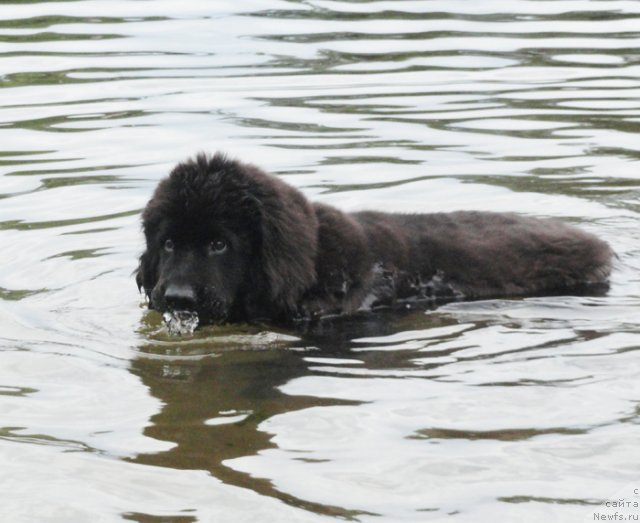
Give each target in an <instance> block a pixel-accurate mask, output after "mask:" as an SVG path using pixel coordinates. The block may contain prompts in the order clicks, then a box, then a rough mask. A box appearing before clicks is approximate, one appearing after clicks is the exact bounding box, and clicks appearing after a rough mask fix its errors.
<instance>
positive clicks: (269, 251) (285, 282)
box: [257, 177, 318, 310]
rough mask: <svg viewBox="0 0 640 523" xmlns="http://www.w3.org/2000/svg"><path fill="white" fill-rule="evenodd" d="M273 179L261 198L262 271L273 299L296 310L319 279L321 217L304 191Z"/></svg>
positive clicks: (259, 211) (270, 296)
mask: <svg viewBox="0 0 640 523" xmlns="http://www.w3.org/2000/svg"><path fill="white" fill-rule="evenodd" d="M269 178H270V180H269V182H270V183H269V184H268V192H266V194H262V195H261V196H260V197H259V198H257V200H258V214H259V222H260V237H261V238H260V256H261V263H262V270H263V273H264V276H265V278H266V284H267V285H266V286H267V289H268V292H269V298H270V300H272V301H274V302H275V303H277V304H278V305H279V306H281V307H283V308H285V309H288V310H292V309H294V308H295V305H296V303H297V302H298V300H299V298H300V297H301V296H302V294H303V293H304V292H305V291H306V290H307V289H309V288H310V287H311V286H312V285H313V284H314V283H315V281H316V266H315V264H316V254H317V248H318V220H317V218H316V214H315V211H314V209H313V206H312V205H311V204H310V203H309V201H308V200H307V199H306V198H305V197H304V196H303V195H302V193H300V192H299V191H298V190H297V189H294V188H293V187H291V186H289V185H287V184H285V183H284V182H282V181H280V180H278V179H277V178H275V177H269Z"/></svg>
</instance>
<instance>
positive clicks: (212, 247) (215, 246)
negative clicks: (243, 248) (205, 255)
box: [209, 240, 227, 254]
mask: <svg viewBox="0 0 640 523" xmlns="http://www.w3.org/2000/svg"><path fill="white" fill-rule="evenodd" d="M226 250H227V244H226V243H225V242H224V241H223V240H213V241H211V242H209V252H210V253H211V254H222V253H223V252H224V251H226Z"/></svg>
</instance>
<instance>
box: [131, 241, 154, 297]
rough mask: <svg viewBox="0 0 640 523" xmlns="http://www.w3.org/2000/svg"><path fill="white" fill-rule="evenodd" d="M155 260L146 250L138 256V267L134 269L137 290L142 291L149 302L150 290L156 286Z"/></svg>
mask: <svg viewBox="0 0 640 523" xmlns="http://www.w3.org/2000/svg"><path fill="white" fill-rule="evenodd" d="M157 265H158V264H157V260H156V259H155V257H154V256H153V255H152V254H151V253H150V252H149V250H146V251H145V252H144V253H142V256H140V263H139V264H138V268H137V269H136V271H135V275H136V283H137V284H138V290H139V291H144V293H145V295H146V296H147V299H149V303H150V304H151V291H153V288H154V287H155V286H156V283H157V282H158V277H157V273H158V271H157Z"/></svg>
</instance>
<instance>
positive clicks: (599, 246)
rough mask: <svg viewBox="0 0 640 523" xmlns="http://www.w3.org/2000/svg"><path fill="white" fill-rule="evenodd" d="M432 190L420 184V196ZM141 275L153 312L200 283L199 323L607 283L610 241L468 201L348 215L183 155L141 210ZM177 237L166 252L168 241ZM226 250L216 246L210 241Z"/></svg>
mask: <svg viewBox="0 0 640 523" xmlns="http://www.w3.org/2000/svg"><path fill="white" fill-rule="evenodd" d="M427 198H428V195H425V200H426V199H427ZM142 221H143V228H144V233H145V237H146V244H147V245H146V250H145V252H144V253H143V254H142V256H141V258H140V265H139V267H138V271H137V275H136V279H137V282H138V286H139V287H140V288H141V289H144V292H145V293H146V295H147V297H148V298H149V306H150V307H151V308H153V309H156V310H159V311H165V310H167V309H170V308H172V307H171V304H167V303H166V301H165V291H166V289H167V286H168V285H179V286H181V287H182V288H188V289H192V290H193V293H194V295H195V297H196V299H195V301H194V304H193V306H192V307H189V308H190V309H195V311H196V312H197V313H198V315H199V316H200V321H201V323H207V322H214V323H219V322H224V321H252V320H260V319H267V320H276V321H277V320H280V321H282V320H290V319H295V318H311V317H314V316H319V315H327V314H345V313H351V312H354V311H356V310H358V309H361V308H366V309H368V308H372V307H376V306H393V305H394V304H398V303H404V302H405V301H406V300H439V299H443V300H447V299H478V298H490V297H500V296H505V297H506V296H525V295H526V296H530V295H548V294H562V293H566V294H572V293H583V292H585V291H590V290H593V291H594V292H600V291H602V290H606V288H607V279H608V276H609V272H610V269H611V258H612V252H611V249H610V248H609V246H608V245H607V244H606V243H605V242H603V241H601V240H599V239H598V238H596V237H595V236H593V235H591V234H588V233H586V232H584V231H582V230H580V229H577V228H575V227H571V226H568V225H565V224H563V223H561V222H559V221H556V220H538V219H533V218H526V217H521V216H517V215H515V214H502V213H488V212H474V211H460V212H452V213H436V214H387V213H380V212H359V213H353V214H347V213H344V212H342V211H339V210H337V209H335V208H333V207H330V206H328V205H325V204H321V203H311V202H309V201H308V200H307V199H306V198H305V197H304V196H303V195H302V193H300V192H299V191H298V190H297V189H295V188H293V187H291V186H289V185H287V184H286V183H284V182H283V181H282V180H280V179H278V178H277V177H274V176H270V175H268V174H266V173H264V172H263V171H261V170H260V169H258V168H257V167H254V166H252V165H248V164H244V163H240V162H237V161H233V160H229V159H227V158H226V157H225V156H224V155H220V154H217V155H215V156H213V157H208V156H205V155H199V156H198V157H197V158H195V160H189V161H187V162H184V163H181V164H179V165H178V166H177V167H175V168H174V169H173V171H172V172H171V174H170V175H169V177H168V178H166V179H164V180H162V181H161V182H160V184H159V185H158V187H157V189H156V191H155V193H154V195H153V197H152V198H151V200H150V201H149V203H148V204H147V206H146V208H145V210H144V212H143V215H142ZM167 239H170V240H172V242H173V248H172V249H171V252H167V249H165V248H164V247H163V246H164V245H165V242H166V240H167ZM216 240H223V241H224V242H226V244H227V246H228V247H227V249H226V250H225V251H224V252H222V253H217V252H212V251H211V249H210V248H209V247H208V246H209V245H211V242H212V241H216Z"/></svg>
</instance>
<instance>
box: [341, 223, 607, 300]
mask: <svg viewBox="0 0 640 523" xmlns="http://www.w3.org/2000/svg"><path fill="white" fill-rule="evenodd" d="M353 216H354V218H356V220H357V221H358V222H359V223H360V224H361V225H362V226H363V227H364V229H365V231H367V236H368V237H369V244H370V248H371V251H372V253H373V255H374V257H376V258H377V259H379V261H380V262H381V263H382V264H383V265H386V266H388V267H391V268H393V267H398V268H402V272H406V273H407V275H408V276H409V277H411V278H414V279H415V277H416V275H419V279H420V282H419V285H422V286H427V287H429V286H430V288H431V289H432V290H433V292H434V293H436V294H437V292H438V289H440V291H441V292H444V293H445V294H446V293H451V294H452V295H454V296H457V297H460V298H482V297H492V296H514V295H535V294H541V293H544V294H558V293H579V292H585V291H592V292H595V293H599V292H602V291H604V290H606V289H607V287H608V283H607V282H608V277H609V273H610V271H611V260H612V255H613V253H612V251H611V249H610V247H609V245H608V244H607V243H606V242H604V241H602V240H600V239H598V238H596V237H595V236H593V235H592V234H589V233H587V232H585V231H583V230H581V229H578V228H576V227H572V226H569V225H566V224H564V223H562V222H560V221H557V220H551V219H544V220H543V219H535V218H528V217H523V216H518V215H515V214H504V213H489V212H476V211H459V212H452V213H436V214H407V215H403V214H385V213H378V212H362V213H355V214H354V215H353ZM407 269H408V270H407ZM392 270H393V269H392ZM413 285H414V286H415V282H414V283H413Z"/></svg>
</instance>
